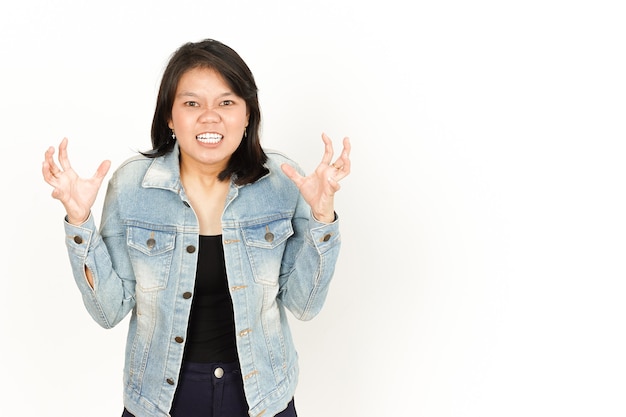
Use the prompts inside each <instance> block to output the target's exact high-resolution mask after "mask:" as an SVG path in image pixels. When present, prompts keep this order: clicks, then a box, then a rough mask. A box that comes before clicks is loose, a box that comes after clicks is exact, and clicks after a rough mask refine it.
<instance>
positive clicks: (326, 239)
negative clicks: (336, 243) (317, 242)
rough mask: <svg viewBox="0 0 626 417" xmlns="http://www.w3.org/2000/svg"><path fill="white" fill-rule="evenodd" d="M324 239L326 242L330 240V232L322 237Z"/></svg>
mask: <svg viewBox="0 0 626 417" xmlns="http://www.w3.org/2000/svg"><path fill="white" fill-rule="evenodd" d="M322 240H323V241H324V242H328V241H329V240H330V233H328V234H327V235H324V237H323V238H322Z"/></svg>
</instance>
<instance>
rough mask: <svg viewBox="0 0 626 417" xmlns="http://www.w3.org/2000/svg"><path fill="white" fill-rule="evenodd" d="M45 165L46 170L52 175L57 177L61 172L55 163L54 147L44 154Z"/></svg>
mask: <svg viewBox="0 0 626 417" xmlns="http://www.w3.org/2000/svg"><path fill="white" fill-rule="evenodd" d="M44 163H45V164H46V169H48V170H49V171H50V173H51V174H52V175H55V174H57V173H58V172H59V171H60V169H59V167H58V166H57V165H56V164H55V163H54V147H52V146H50V147H49V148H48V149H47V150H46V153H45V154H44Z"/></svg>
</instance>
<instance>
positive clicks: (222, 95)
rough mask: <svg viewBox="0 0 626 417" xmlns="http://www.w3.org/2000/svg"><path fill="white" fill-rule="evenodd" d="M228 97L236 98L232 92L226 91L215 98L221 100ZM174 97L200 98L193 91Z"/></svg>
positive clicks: (182, 92)
mask: <svg viewBox="0 0 626 417" xmlns="http://www.w3.org/2000/svg"><path fill="white" fill-rule="evenodd" d="M228 96H236V94H235V93H233V92H232V91H226V92H223V93H222V94H220V95H219V96H217V98H223V97H228ZM176 97H200V96H199V95H198V94H196V93H194V92H193V91H181V92H180V93H178V94H176Z"/></svg>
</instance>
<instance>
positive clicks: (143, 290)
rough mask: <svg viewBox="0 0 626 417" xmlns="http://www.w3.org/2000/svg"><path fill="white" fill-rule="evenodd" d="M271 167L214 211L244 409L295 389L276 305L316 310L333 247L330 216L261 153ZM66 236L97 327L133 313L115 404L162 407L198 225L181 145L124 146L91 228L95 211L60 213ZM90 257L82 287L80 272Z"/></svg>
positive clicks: (301, 312)
mask: <svg viewBox="0 0 626 417" xmlns="http://www.w3.org/2000/svg"><path fill="white" fill-rule="evenodd" d="M267 154H268V157H269V160H268V162H267V164H266V166H267V168H268V169H269V173H268V174H267V175H265V176H264V177H263V178H261V179H259V180H257V181H256V182H255V183H253V184H248V185H244V186H238V185H235V184H234V183H233V182H231V184H230V188H229V192H228V196H227V198H226V204H225V208H224V212H223V214H222V236H223V245H224V257H225V260H226V271H227V276H228V285H229V289H230V294H231V298H232V302H233V310H234V317H235V330H236V343H237V351H238V354H239V361H240V366H241V371H242V377H243V381H244V389H245V393H246V398H247V401H248V405H249V408H250V411H249V414H250V416H253V417H257V416H261V415H263V416H273V415H275V414H277V413H278V412H280V411H281V410H282V409H283V408H284V407H285V406H286V405H287V403H288V402H289V401H290V400H291V398H292V397H293V395H294V392H295V387H296V383H297V379H298V363H297V353H296V350H295V348H294V344H293V341H292V337H291V333H290V331H289V327H288V323H287V317H286V313H285V309H288V310H290V311H291V313H292V314H293V315H294V316H295V317H296V318H298V319H300V320H309V319H311V318H313V317H314V316H315V315H316V314H317V313H318V312H319V311H320V309H321V307H322V305H323V303H324V300H325V298H326V294H327V292H328V287H329V284H330V281H331V277H332V275H333V271H334V267H335V263H336V260H337V256H338V254H339V247H340V235H339V229H338V221H337V219H335V221H334V222H333V223H330V224H325V223H320V222H318V221H316V220H315V219H314V217H313V216H312V214H311V211H310V207H309V206H308V205H307V204H306V202H305V201H304V200H303V199H302V197H301V195H300V193H299V191H298V189H297V187H296V186H295V185H294V184H293V183H292V182H291V180H289V179H288V178H287V177H286V176H285V175H284V174H283V173H282V171H281V169H280V165H281V164H282V163H284V162H287V163H290V164H292V165H294V164H293V162H292V161H291V160H289V159H287V158H286V157H285V156H283V155H282V154H279V153H276V152H267ZM65 231H66V239H65V240H66V246H67V249H68V253H69V257H70V263H71V266H72V271H73V275H74V278H75V280H76V284H77V285H78V288H79V289H80V292H81V294H82V297H83V301H84V304H85V306H86V308H87V311H88V312H89V313H90V315H91V316H92V317H93V319H94V320H95V321H96V322H97V323H99V324H100V325H101V326H102V327H104V328H111V327H113V326H115V325H116V324H117V323H119V322H120V321H121V320H122V319H123V318H124V317H125V316H126V315H127V314H128V313H129V312H132V314H131V318H130V322H129V329H128V338H127V343H126V354H125V365H124V405H125V407H126V408H127V409H128V410H129V411H130V412H131V413H133V414H134V415H135V416H136V417H148V416H150V417H155V416H156V417H166V416H168V415H169V410H170V408H171V405H172V400H173V397H174V392H175V390H176V385H177V382H178V375H179V371H180V368H181V362H182V358H183V350H184V345H185V336H186V334H187V323H188V319H189V312H190V308H191V302H192V299H193V290H194V282H195V274H196V265H197V255H198V251H197V248H198V240H199V227H198V220H197V218H196V215H195V213H194V211H193V209H192V208H191V205H190V204H189V201H188V198H187V196H186V194H185V190H184V189H183V187H182V184H181V181H180V171H179V149H178V147H175V149H174V150H173V151H172V152H171V153H169V154H167V155H165V156H163V157H159V158H154V159H149V158H145V157H143V156H136V157H133V158H131V159H129V160H127V161H126V162H124V163H123V164H122V165H121V166H120V167H119V168H118V170H117V171H116V172H115V173H114V174H113V176H112V178H111V180H110V181H109V185H108V188H107V193H106V198H105V202H104V207H103V211H102V220H101V226H100V230H98V229H97V228H96V226H95V222H94V219H93V217H92V216H90V218H89V219H88V220H87V222H85V223H84V224H82V225H80V226H73V225H70V224H69V223H67V222H66V223H65ZM85 267H87V268H89V269H90V271H91V273H92V275H93V280H94V288H91V286H90V285H89V283H88V282H87V279H86V276H85Z"/></svg>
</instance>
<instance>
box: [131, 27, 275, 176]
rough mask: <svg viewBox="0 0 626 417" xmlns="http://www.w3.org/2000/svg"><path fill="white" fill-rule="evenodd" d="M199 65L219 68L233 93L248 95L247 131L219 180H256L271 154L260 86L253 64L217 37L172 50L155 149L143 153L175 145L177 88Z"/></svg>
mask: <svg viewBox="0 0 626 417" xmlns="http://www.w3.org/2000/svg"><path fill="white" fill-rule="evenodd" d="M195 68H210V69H212V70H215V71H217V72H218V73H219V74H220V75H221V76H222V77H223V78H224V80H225V81H226V83H227V84H228V86H229V88H231V89H232V91H233V93H235V94H236V95H238V96H239V97H241V98H243V99H244V101H245V102H246V110H247V112H248V114H249V119H248V127H247V128H246V135H245V137H244V138H243V140H242V141H241V144H240V145H239V147H238V148H237V150H236V151H235V152H234V153H233V154H232V156H231V157H230V160H229V162H228V165H227V166H226V168H225V169H224V170H223V171H222V172H220V174H219V175H218V178H219V180H220V181H224V180H226V179H228V178H230V177H231V176H234V178H235V182H236V183H237V184H238V185H244V184H249V183H252V182H254V181H256V180H257V179H259V178H260V177H262V176H263V175H265V174H266V173H267V172H268V170H267V168H265V166H264V164H265V162H266V161H267V155H266V154H265V152H263V149H262V148H261V140H260V136H259V128H260V125H261V110H260V108H259V98H258V88H257V86H256V83H255V81H254V76H253V75H252V72H251V71H250V68H248V65H247V64H246V63H245V62H244V60H243V59H242V58H241V57H240V56H239V54H238V53H237V52H235V51H234V50H233V49H232V48H230V47H229V46H226V45H224V44H223V43H221V42H219V41H216V40H213V39H205V40H203V41H200V42H196V43H192V42H189V43H186V44H184V45H182V46H181V47H180V48H178V49H177V50H176V51H175V52H174V54H172V56H171V58H170V61H169V63H168V64H167V67H166V68H165V71H164V73H163V78H162V79H161V86H160V87H159V94H158V97H157V103H156V108H155V110H154V117H153V119H152V132H151V136H152V150H151V151H150V152H145V153H143V154H144V155H145V156H147V157H150V158H156V157H159V156H163V155H165V154H167V153H169V152H171V151H172V150H173V149H174V144H175V143H176V141H175V140H174V139H173V138H172V135H171V134H172V131H171V129H170V128H169V126H168V123H169V121H170V120H171V118H172V106H173V104H174V97H175V95H176V89H177V88H178V82H179V81H180V79H181V77H182V76H183V74H185V73H186V72H187V71H189V70H191V69H195Z"/></svg>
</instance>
